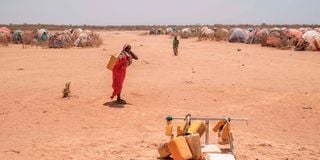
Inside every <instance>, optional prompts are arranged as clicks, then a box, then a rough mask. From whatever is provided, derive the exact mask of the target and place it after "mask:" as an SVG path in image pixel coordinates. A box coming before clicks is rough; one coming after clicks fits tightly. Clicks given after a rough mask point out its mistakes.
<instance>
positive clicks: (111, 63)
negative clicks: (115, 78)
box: [107, 55, 117, 71]
mask: <svg viewBox="0 0 320 160" xmlns="http://www.w3.org/2000/svg"><path fill="white" fill-rule="evenodd" d="M116 61H117V56H115V55H111V56H110V59H109V62H108V64H107V68H108V69H109V70H110V71H112V69H113V66H114V64H115V63H116Z"/></svg>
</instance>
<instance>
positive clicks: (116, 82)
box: [111, 53, 130, 99]
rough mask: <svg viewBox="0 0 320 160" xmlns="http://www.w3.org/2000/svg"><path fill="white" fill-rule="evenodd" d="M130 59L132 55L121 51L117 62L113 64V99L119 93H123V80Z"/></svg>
mask: <svg viewBox="0 0 320 160" xmlns="http://www.w3.org/2000/svg"><path fill="white" fill-rule="evenodd" d="M129 59H130V57H128V56H126V55H125V54H122V53H121V54H120V55H119V57H118V59H117V61H116V63H115V64H114V66H113V69H112V80H113V82H112V88H113V93H112V96H111V99H112V98H113V97H115V96H116V95H117V94H120V93H121V90H122V86H123V82H124V79H125V77H126V71H127V67H128V60H129Z"/></svg>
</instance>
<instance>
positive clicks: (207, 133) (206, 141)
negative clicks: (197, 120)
mask: <svg viewBox="0 0 320 160" xmlns="http://www.w3.org/2000/svg"><path fill="white" fill-rule="evenodd" d="M209 125H210V123H209V120H206V126H207V128H206V140H205V144H206V145H208V144H209V128H210V126H209Z"/></svg>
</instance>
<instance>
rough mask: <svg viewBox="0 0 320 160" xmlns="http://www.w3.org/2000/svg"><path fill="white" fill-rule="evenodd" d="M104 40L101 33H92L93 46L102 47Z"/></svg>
mask: <svg viewBox="0 0 320 160" xmlns="http://www.w3.org/2000/svg"><path fill="white" fill-rule="evenodd" d="M102 43H103V41H102V38H101V37H100V35H99V34H97V33H93V35H92V46H93V47H100V46H101V45H102Z"/></svg>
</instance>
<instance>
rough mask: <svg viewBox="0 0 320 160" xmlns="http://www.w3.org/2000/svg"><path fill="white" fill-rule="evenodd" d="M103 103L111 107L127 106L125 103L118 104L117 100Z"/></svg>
mask: <svg viewBox="0 0 320 160" xmlns="http://www.w3.org/2000/svg"><path fill="white" fill-rule="evenodd" d="M103 105H104V106H108V107H110V108H125V105H124V104H118V103H117V102H116V101H111V102H106V103H104V104H103Z"/></svg>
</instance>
